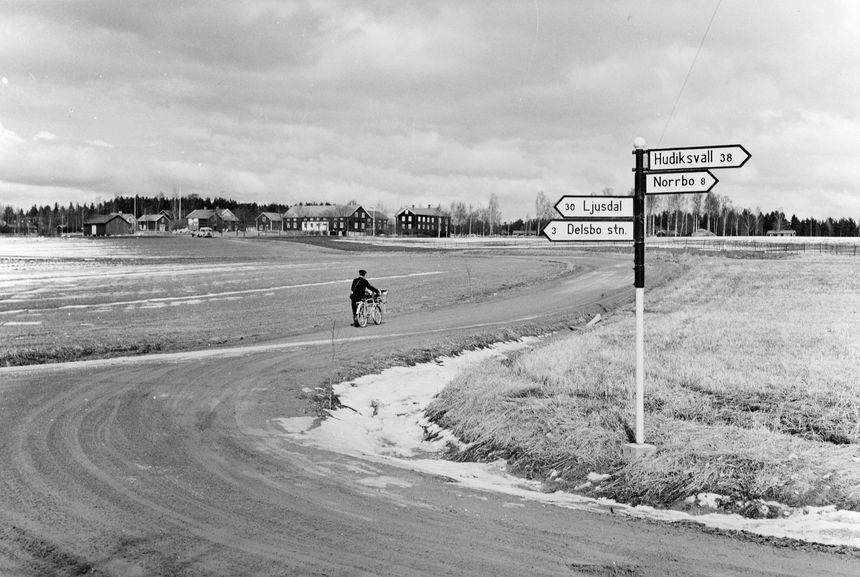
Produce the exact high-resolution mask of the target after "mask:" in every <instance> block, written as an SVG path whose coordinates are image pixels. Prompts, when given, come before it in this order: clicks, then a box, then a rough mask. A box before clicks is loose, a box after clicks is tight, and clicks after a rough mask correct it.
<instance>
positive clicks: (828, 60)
mask: <svg viewBox="0 0 860 577" xmlns="http://www.w3.org/2000/svg"><path fill="white" fill-rule="evenodd" d="M855 4H856V3H853V2H832V3H829V4H828V5H827V7H826V9H825V8H822V7H821V6H820V5H816V4H814V3H805V2H774V1H762V2H756V3H747V2H737V1H724V2H722V3H720V4H719V10H718V11H717V13H716V15H715V16H714V19H713V23H712V25H711V28H710V30H709V32H708V36H707V38H706V40H705V42H704V43H702V39H703V35H704V32H705V30H706V28H707V26H708V23H709V21H710V17H711V15H712V10H713V5H709V6H708V7H707V9H704V8H703V7H702V5H700V4H695V3H693V4H691V3H689V2H684V1H682V0H664V1H663V2H661V3H660V4H659V9H657V8H655V6H654V5H653V4H651V3H635V2H610V3H607V2H597V1H594V2H576V3H573V2H547V1H541V0H538V1H535V2H529V1H515V0H510V1H500V2H492V3H490V2H468V3H464V2H455V1H439V2H432V3H408V2H395V1H393V0H392V1H388V0H374V1H371V2H361V3H356V2H352V1H347V0H344V1H331V2H329V1H326V2H318V1H314V0H303V1H295V2H283V1H275V0H249V1H247V2H242V3H221V4H211V3H201V2H197V1H193V0H183V1H161V2H156V3H154V4H153V3H149V4H141V3H116V2H113V1H112V0H79V1H77V2H69V3H44V2H10V3H4V4H3V5H2V6H0V50H2V52H3V54H4V55H5V56H6V57H7V58H6V62H7V63H8V64H7V63H4V66H5V68H4V70H3V71H2V73H3V75H4V77H8V78H10V79H13V80H14V81H13V82H10V83H9V84H8V85H5V84H4V85H2V89H3V90H2V96H3V99H4V106H3V108H2V111H0V114H2V117H0V122H2V123H4V124H5V126H6V128H3V129H2V131H0V160H2V161H3V162H4V164H3V166H5V167H10V168H9V169H8V170H5V169H4V174H3V180H4V186H6V187H10V186H12V185H14V186H15V187H16V190H26V189H27V187H28V186H29V187H32V190H33V196H34V198H35V197H36V196H38V195H41V194H42V193H43V192H44V191H45V190H47V189H49V188H50V190H52V191H62V190H65V188H64V187H67V188H68V190H69V195H72V194H78V192H79V191H90V194H91V195H93V197H95V196H97V195H106V194H107V195H109V194H113V193H114V192H129V193H130V192H136V193H141V194H146V193H151V194H156V193H157V192H158V191H160V190H171V189H172V188H173V187H177V186H181V187H182V189H183V190H184V191H187V192H196V193H198V194H201V195H203V196H207V195H214V194H218V193H220V192H221V191H223V192H225V193H227V194H228V195H235V196H236V197H244V198H245V199H247V200H251V201H258V202H272V201H278V202H298V201H314V200H321V201H329V202H342V201H346V200H351V199H354V198H359V196H360V195H363V194H366V195H369V196H370V197H371V198H372V199H373V202H376V201H377V200H380V201H383V202H385V203H386V204H397V203H404V204H412V202H411V200H412V199H413V198H414V199H415V202H416V203H417V202H418V201H419V199H420V202H421V203H422V204H426V203H428V202H429V203H430V204H433V205H434V206H435V205H436V204H439V203H442V204H443V205H447V204H449V203H450V201H451V200H458V199H462V200H468V201H470V202H474V203H475V204H478V203H479V202H483V203H486V201H487V198H488V195H489V194H491V193H496V194H497V195H498V196H499V199H500V204H501V208H502V212H503V214H504V216H505V217H506V218H510V219H515V218H519V217H522V216H524V215H525V214H526V213H527V212H533V211H534V197H535V194H536V193H537V192H538V191H539V190H543V191H544V192H545V193H546V194H547V195H548V196H549V197H550V198H551V200H554V198H552V197H554V196H556V195H558V196H561V195H563V194H587V193H590V192H599V191H600V190H602V189H603V188H605V187H610V188H613V189H614V190H615V191H616V192H626V191H627V190H629V189H630V188H631V187H632V175H631V172H630V169H631V166H632V157H631V154H630V151H631V143H632V140H633V138H634V137H636V136H643V137H645V138H646V140H647V142H648V145H649V146H651V147H657V146H662V147H669V146H694V145H710V144H732V143H740V144H744V145H745V146H746V147H747V148H748V149H749V150H750V152H751V153H752V159H751V161H750V162H749V163H748V164H747V165H746V166H745V167H744V168H742V169H739V170H736V171H722V172H721V174H720V175H719V177H720V183H719V184H718V185H717V187H716V189H715V192H718V193H720V194H728V195H730V196H731V197H732V198H733V200H734V201H735V204H736V205H739V206H756V205H760V206H762V207H763V208H768V203H770V202H775V201H778V202H780V203H781V205H783V206H784V208H785V210H786V211H791V212H797V213H798V214H800V215H812V214H814V215H816V216H819V217H822V216H827V215H825V214H821V213H820V211H822V210H825V209H826V210H831V209H832V210H840V207H841V210H843V211H844V212H845V213H851V214H854V215H857V214H860V205H858V204H857V203H856V202H854V201H853V197H851V196H850V194H849V195H846V194H844V192H845V191H851V190H853V189H854V180H853V176H852V174H851V173H852V171H853V164H854V162H853V156H852V146H853V144H852V143H855V142H857V137H858V136H860V134H858V126H860V120H858V118H860V101H858V99H857V98H856V94H858V93H860V77H858V76H857V75H854V74H850V73H848V72H847V71H850V70H855V69H857V68H858V67H860V51H858V50H856V39H855V36H856V30H857V28H858V27H860V9H858V8H857V7H856V5H855ZM700 47H701V50H700ZM697 53H698V57H697V58H696V54H697ZM694 58H696V64H695V66H694V67H693V68H692V70H691V69H690V65H691V63H692V62H693V60H694ZM682 87H683V91H682ZM31 134H32V135H35V137H34V138H33V139H31V140H29V141H25V140H23V139H21V137H19V136H18V135H31ZM812 191H814V192H812ZM825 199H826V200H825ZM833 199H838V201H837V200H833ZM58 200H62V199H58ZM394 208H396V207H394ZM852 211H853V212H852ZM835 216H838V215H835Z"/></svg>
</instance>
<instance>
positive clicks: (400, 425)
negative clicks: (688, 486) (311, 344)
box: [277, 339, 860, 547]
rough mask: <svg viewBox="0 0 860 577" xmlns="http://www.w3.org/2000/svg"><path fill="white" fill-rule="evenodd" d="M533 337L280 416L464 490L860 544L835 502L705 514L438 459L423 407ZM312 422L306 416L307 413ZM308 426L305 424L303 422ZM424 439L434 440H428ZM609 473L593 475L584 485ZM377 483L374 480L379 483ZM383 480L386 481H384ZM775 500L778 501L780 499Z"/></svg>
mask: <svg viewBox="0 0 860 577" xmlns="http://www.w3.org/2000/svg"><path fill="white" fill-rule="evenodd" d="M535 340H537V339H530V340H529V342H528V343H527V342H520V343H505V344H501V345H497V346H494V347H491V348H488V349H482V350H479V351H473V352H466V353H463V354H462V355H459V356H457V357H452V358H444V359H441V360H438V361H436V362H431V363H425V364H421V365H416V366H414V367H395V368H391V369H388V370H386V371H383V372H382V373H381V374H378V375H369V376H366V377H362V378H360V379H356V380H354V381H352V382H348V383H341V384H339V385H336V386H335V387H334V392H335V394H336V395H338V397H339V398H340V401H341V403H342V405H344V408H341V409H338V410H336V411H331V413H330V414H331V417H330V418H328V419H325V420H324V421H323V422H322V423H321V424H320V425H319V426H317V427H314V428H312V427H311V424H310V423H309V422H308V421H299V420H297V419H296V418H293V419H277V422H278V423H280V425H281V427H283V429H284V431H285V432H284V436H286V437H288V438H290V439H292V440H294V441H296V442H298V443H301V444H306V445H309V446H314V447H317V448H320V449H324V450H327V451H332V452H336V453H341V454H345V455H349V456H352V457H357V458H361V459H362V460H364V461H369V462H375V463H384V464H387V465H394V466H397V467H401V468H405V469H409V470H414V471H418V472H422V473H428V474H432V475H437V476H440V477H444V478H448V479H450V480H451V481H452V482H455V483H459V484H460V485H461V486H463V487H468V488H471V489H477V490H483V491H492V492H496V493H500V494H504V495H508V496H511V497H517V498H519V499H522V500H530V501H537V502H541V503H545V504H549V505H555V506H558V507H568V508H573V509H580V510H589V511H599V512H609V510H610V508H612V510H613V511H614V512H615V514H621V515H629V516H631V517H642V518H649V519H656V520H662V521H668V522H673V521H687V522H690V521H692V522H695V523H701V524H703V525H706V526H709V527H714V528H718V529H724V530H735V531H748V532H751V533H756V534H759V535H765V536H770V537H788V538H792V539H799V540H804V541H809V542H814V543H822V544H827V545H848V546H852V547H860V513H857V512H853V511H840V510H837V509H836V508H835V507H817V508H816V507H804V508H802V509H794V510H788V509H787V508H786V509H787V510H788V511H789V514H788V515H784V516H783V517H781V518H776V519H748V518H745V517H742V516H741V515H737V514H725V513H717V512H714V513H706V514H698V515H692V514H690V513H687V512H684V511H674V510H664V509H655V508H654V507H649V506H642V505H639V506H635V507H634V506H630V505H626V504H622V503H617V502H615V501H612V500H610V499H595V498H590V497H584V496H581V495H576V494H573V493H565V492H562V491H556V492H554V493H544V492H542V491H541V489H542V483H540V482H539V481H532V480H527V479H522V478H520V477H516V476H513V475H510V474H509V473H508V472H507V463H506V462H505V461H504V460H498V461H494V462H492V463H457V462H452V461H446V460H442V459H438V458H435V455H436V454H437V453H438V452H439V451H440V450H441V449H443V448H444V447H445V444H446V443H447V442H448V441H456V439H455V438H454V437H453V436H452V435H451V433H450V432H448V431H444V430H441V429H439V428H438V427H436V426H435V425H433V424H432V423H430V422H429V421H428V420H427V418H426V416H425V415H424V408H425V407H426V406H427V405H428V403H429V402H430V401H431V399H432V398H433V397H434V396H435V395H436V394H437V393H438V392H440V391H441V390H442V389H443V388H444V387H445V385H446V383H448V382H449V381H450V380H451V379H452V378H453V377H454V375H455V374H456V372H457V371H459V370H461V369H462V368H464V367H467V366H469V365H472V364H474V363H476V362H480V361H481V360H483V359H486V358H489V357H491V356H498V355H503V354H505V353H507V352H510V351H513V350H515V349H518V348H523V347H525V346H527V345H528V344H530V343H531V342H534V341H535ZM305 419H307V418H305ZM302 422H304V423H305V424H308V427H307V428H303V427H302V426H301V423H302ZM425 437H426V438H428V439H429V440H425ZM603 479H605V477H604V476H603V475H601V474H598V473H591V474H590V475H589V480H588V481H587V483H586V484H584V485H582V486H589V485H591V484H593V483H597V482H600V481H601V480H603ZM374 482H375V481H374ZM380 482H381V481H380ZM720 499H721V497H720V496H719V495H713V494H706V493H702V494H699V495H695V496H693V497H692V501H691V503H698V504H703V505H705V506H707V507H709V508H714V509H716V507H715V505H716V504H717V503H718V502H719V500H720ZM774 505H777V504H774Z"/></svg>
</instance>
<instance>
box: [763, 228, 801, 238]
mask: <svg viewBox="0 0 860 577" xmlns="http://www.w3.org/2000/svg"><path fill="white" fill-rule="evenodd" d="M766 234H767V236H794V235H795V234H796V233H795V231H793V230H791V229H785V230H769V231H767V233H766Z"/></svg>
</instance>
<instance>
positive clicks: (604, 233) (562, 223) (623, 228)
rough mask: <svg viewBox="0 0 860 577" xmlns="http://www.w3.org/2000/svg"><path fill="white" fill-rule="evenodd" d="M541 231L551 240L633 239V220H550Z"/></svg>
mask: <svg viewBox="0 0 860 577" xmlns="http://www.w3.org/2000/svg"><path fill="white" fill-rule="evenodd" d="M542 232H543V235H544V236H545V237H547V238H548V239H549V240H551V241H553V242H556V241H603V240H616V241H617V240H633V221H632V220H618V221H612V220H551V221H549V222H548V223H547V225H546V226H545V227H543V231H542Z"/></svg>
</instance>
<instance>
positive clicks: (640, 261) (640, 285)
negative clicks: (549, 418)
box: [622, 138, 656, 458]
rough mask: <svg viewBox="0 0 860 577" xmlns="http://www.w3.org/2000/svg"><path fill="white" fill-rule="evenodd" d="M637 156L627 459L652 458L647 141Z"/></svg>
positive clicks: (642, 141)
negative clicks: (632, 408) (648, 429)
mask: <svg viewBox="0 0 860 577" xmlns="http://www.w3.org/2000/svg"><path fill="white" fill-rule="evenodd" d="M633 148H634V150H633V154H634V155H635V156H636V169H635V180H634V187H633V272H634V278H633V286H634V288H635V289H636V442H635V443H627V444H626V445H623V447H622V453H623V454H624V456H626V457H634V458H635V457H641V456H645V455H650V454H651V453H653V452H654V451H655V450H656V447H655V446H654V445H649V444H646V443H645V320H644V314H645V188H646V181H645V139H643V138H637V139H636V140H634V141H633Z"/></svg>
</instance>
